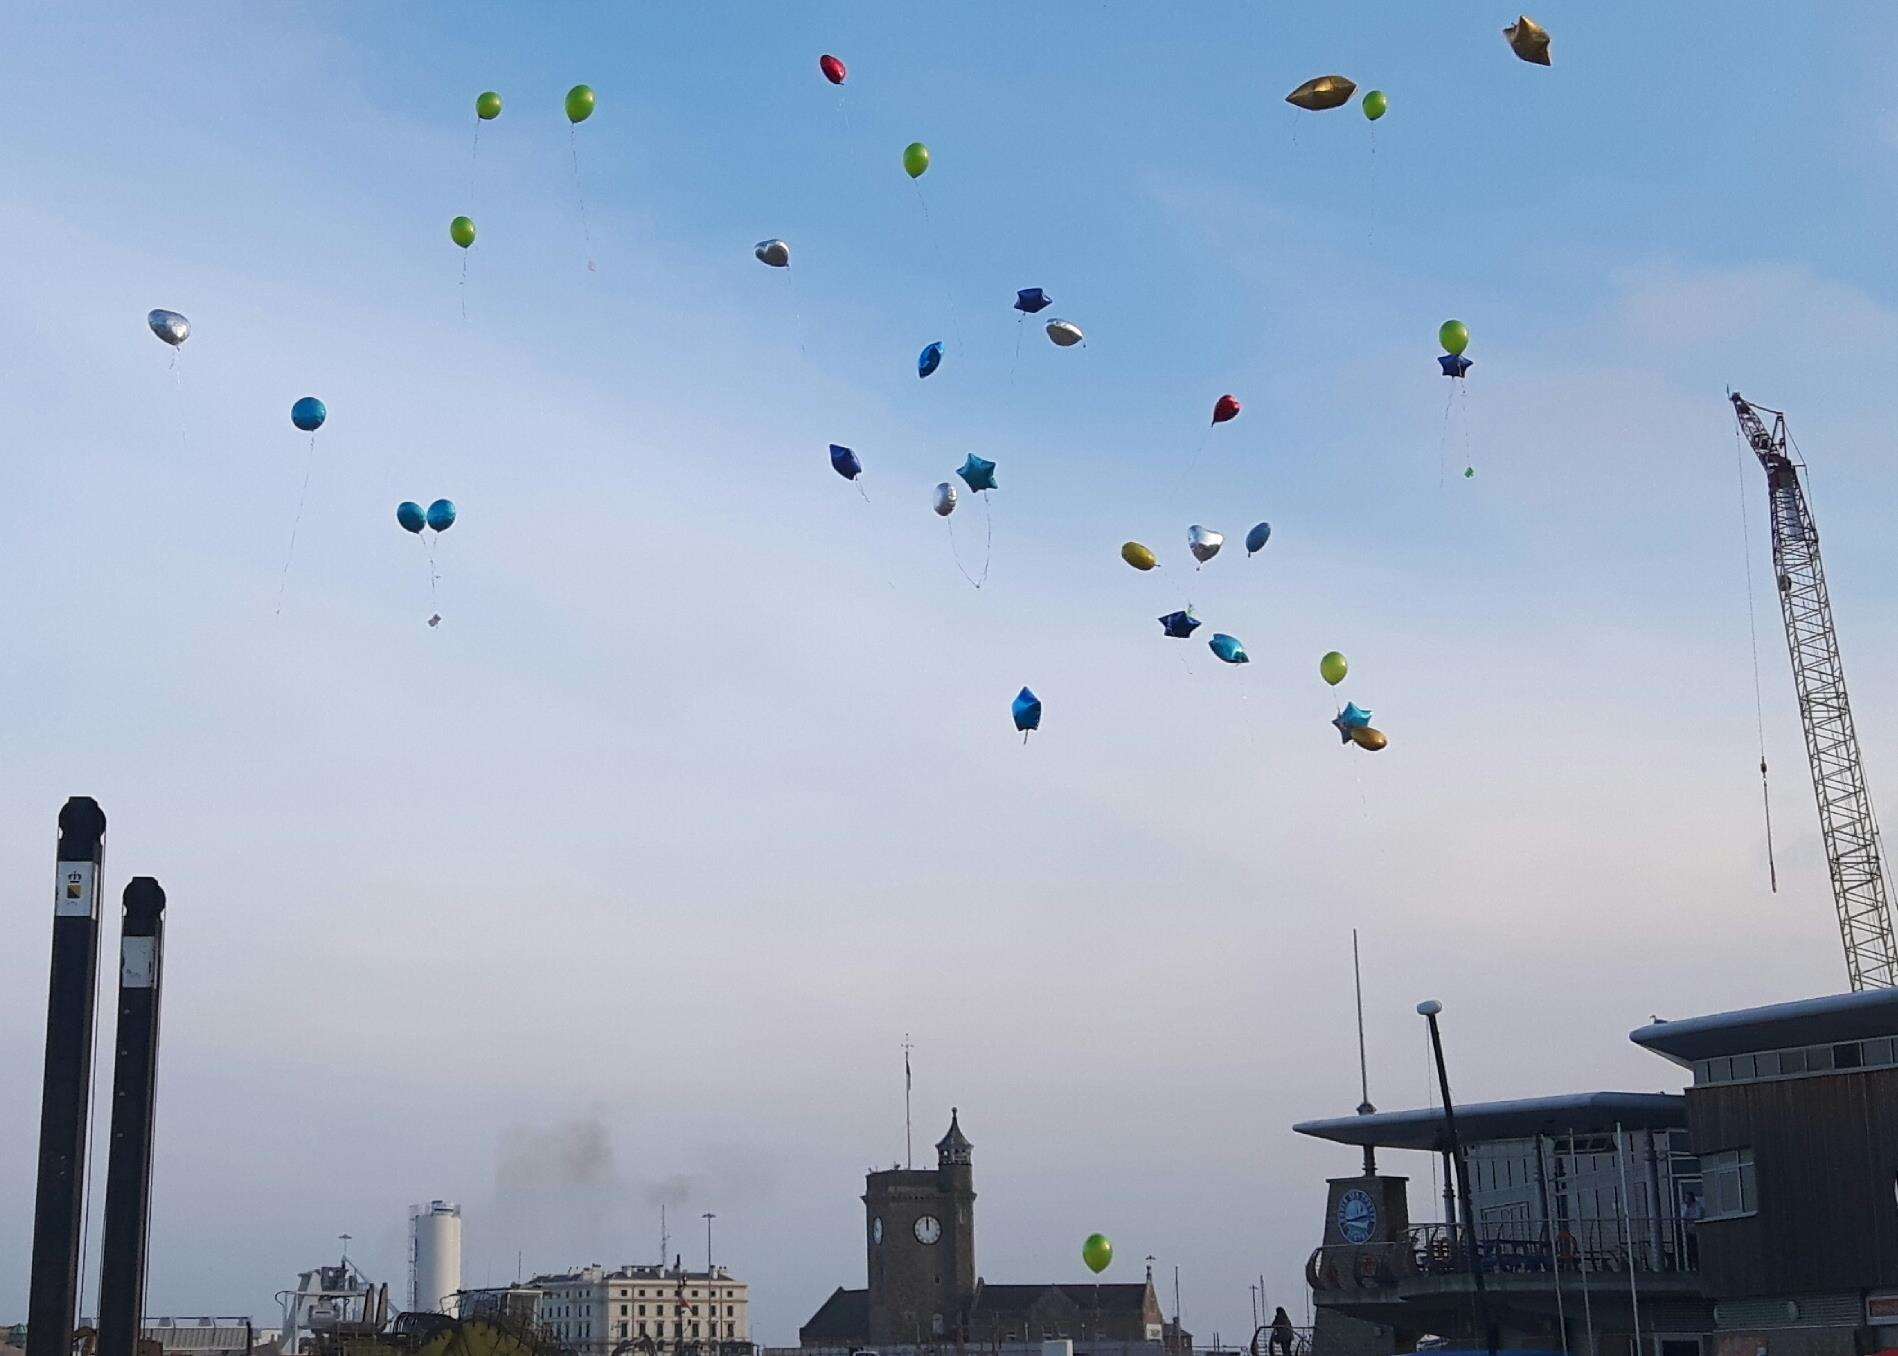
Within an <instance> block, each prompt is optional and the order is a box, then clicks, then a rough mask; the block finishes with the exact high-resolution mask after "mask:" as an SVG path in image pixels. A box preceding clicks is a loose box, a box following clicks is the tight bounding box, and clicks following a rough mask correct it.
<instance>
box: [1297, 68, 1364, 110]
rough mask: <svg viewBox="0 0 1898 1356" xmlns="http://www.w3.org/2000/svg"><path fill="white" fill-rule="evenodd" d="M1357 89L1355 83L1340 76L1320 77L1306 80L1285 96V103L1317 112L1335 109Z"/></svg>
mask: <svg viewBox="0 0 1898 1356" xmlns="http://www.w3.org/2000/svg"><path fill="white" fill-rule="evenodd" d="M1357 89H1358V87H1357V83H1356V82H1355V81H1351V80H1347V79H1345V78H1344V77H1343V76H1342V75H1321V76H1318V77H1316V78H1314V79H1311V80H1307V81H1306V82H1305V83H1304V84H1302V85H1300V86H1299V87H1298V88H1297V89H1295V90H1293V91H1292V92H1291V93H1290V94H1288V95H1286V96H1285V102H1286V103H1288V104H1294V105H1296V106H1297V107H1299V108H1309V109H1311V110H1312V111H1313V112H1319V111H1321V110H1323V109H1327V108H1337V107H1338V106H1339V105H1340V104H1343V103H1345V102H1346V101H1348V100H1349V99H1350V98H1351V96H1352V95H1353V94H1355V93H1357Z"/></svg>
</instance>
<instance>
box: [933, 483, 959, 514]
mask: <svg viewBox="0 0 1898 1356" xmlns="http://www.w3.org/2000/svg"><path fill="white" fill-rule="evenodd" d="M957 497H958V496H957V495H956V487H955V486H954V485H951V484H950V483H949V482H948V481H946V480H945V481H943V482H942V484H940V485H938V486H937V487H936V495H935V498H934V499H933V500H932V501H931V502H930V507H931V508H933V509H935V510H936V516H937V517H938V518H947V517H948V516H949V515H950V514H952V513H954V512H955V511H956V499H957Z"/></svg>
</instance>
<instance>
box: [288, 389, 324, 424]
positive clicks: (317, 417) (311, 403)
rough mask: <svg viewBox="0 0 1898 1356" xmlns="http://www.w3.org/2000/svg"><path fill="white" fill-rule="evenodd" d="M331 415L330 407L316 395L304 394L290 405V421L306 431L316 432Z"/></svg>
mask: <svg viewBox="0 0 1898 1356" xmlns="http://www.w3.org/2000/svg"><path fill="white" fill-rule="evenodd" d="M329 417H330V412H329V407H328V406H327V405H325V404H324V403H323V402H322V401H320V400H318V399H317V398H316V397H315V396H304V397H303V399H301V400H299V401H298V402H297V403H296V404H294V405H292V406H291V407H290V422H291V423H293V424H295V425H296V426H297V427H298V428H300V429H302V430H303V431H304V432H305V433H314V432H316V431H317V430H318V429H320V428H322V427H323V421H324V420H325V419H327V418H329Z"/></svg>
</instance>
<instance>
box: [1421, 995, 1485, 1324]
mask: <svg viewBox="0 0 1898 1356" xmlns="http://www.w3.org/2000/svg"><path fill="white" fill-rule="evenodd" d="M1442 1011H1443V1004H1441V1003H1439V1002H1438V1001H1437V1000H1436V999H1434V998H1426V999H1424V1001H1423V1002H1421V1003H1419V1004H1418V1005H1417V1015H1418V1016H1420V1017H1422V1018H1423V1019H1424V1021H1425V1022H1427V1023H1428V1024H1429V1026H1430V1053H1431V1054H1432V1055H1433V1056H1435V1058H1436V1062H1437V1088H1438V1090H1439V1091H1440V1092H1441V1093H1442V1094H1443V1131H1444V1135H1445V1137H1446V1138H1447V1139H1448V1140H1449V1142H1450V1162H1451V1163H1452V1165H1454V1167H1455V1170H1456V1184H1457V1195H1458V1196H1459V1197H1460V1198H1461V1199H1462V1203H1463V1209H1462V1215H1463V1228H1464V1230H1465V1234H1466V1237H1467V1238H1468V1240H1469V1241H1468V1243H1467V1244H1466V1248H1465V1252H1464V1256H1465V1257H1467V1258H1468V1259H1469V1268H1470V1283H1471V1285H1472V1286H1473V1288H1474V1289H1475V1292H1476V1293H1475V1298H1476V1326H1477V1327H1479V1328H1481V1329H1482V1331H1483V1344H1484V1347H1485V1348H1486V1349H1487V1350H1488V1352H1489V1356H1496V1328H1495V1325H1494V1324H1492V1323H1491V1322H1490V1321H1489V1294H1488V1291H1487V1290H1485V1289H1484V1286H1483V1261H1482V1257H1481V1255H1480V1254H1479V1253H1478V1251H1477V1239H1476V1215H1475V1212H1474V1211H1473V1210H1472V1209H1471V1207H1470V1165H1469V1163H1468V1162H1467V1161H1465V1159H1464V1157H1463V1144H1462V1141H1460V1140H1459V1139H1458V1138H1457V1133H1456V1106H1455V1104H1454V1103H1452V1102H1451V1101H1450V1074H1449V1071H1448V1070H1447V1069H1445V1067H1444V1064H1443V1033H1442V1032H1441V1031H1440V1030H1438V1029H1437V1014H1438V1013H1440V1012H1442Z"/></svg>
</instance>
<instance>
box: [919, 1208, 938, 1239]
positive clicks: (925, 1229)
mask: <svg viewBox="0 0 1898 1356" xmlns="http://www.w3.org/2000/svg"><path fill="white" fill-rule="evenodd" d="M941 1237H942V1221H941V1220H939V1219H937V1218H936V1217H935V1216H934V1215H924V1216H923V1217H922V1218H921V1219H919V1220H917V1221H916V1241H917V1242H918V1243H934V1242H935V1241H936V1240H937V1239H939V1238H941Z"/></svg>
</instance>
